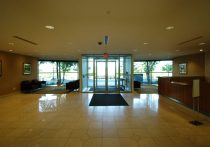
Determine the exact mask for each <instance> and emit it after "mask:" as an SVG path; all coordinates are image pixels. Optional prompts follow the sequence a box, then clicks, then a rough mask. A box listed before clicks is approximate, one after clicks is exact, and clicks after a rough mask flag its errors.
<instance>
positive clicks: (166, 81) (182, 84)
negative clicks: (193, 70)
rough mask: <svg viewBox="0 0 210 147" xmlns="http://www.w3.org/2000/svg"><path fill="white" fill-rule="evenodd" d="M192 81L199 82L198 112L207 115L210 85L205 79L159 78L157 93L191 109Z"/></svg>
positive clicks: (208, 112) (209, 106) (208, 111)
mask: <svg viewBox="0 0 210 147" xmlns="http://www.w3.org/2000/svg"><path fill="white" fill-rule="evenodd" d="M194 79H199V80H200V104H199V107H200V111H201V112H203V113H206V114H208V115H209V114H210V94H209V93H210V92H209V90H210V83H206V82H205V77H159V78H158V93H159V94H160V95H163V96H165V97H168V98H172V99H174V100H176V101H178V102H180V103H182V104H183V105H185V106H187V107H190V108H192V106H193V97H192V89H193V80H194Z"/></svg>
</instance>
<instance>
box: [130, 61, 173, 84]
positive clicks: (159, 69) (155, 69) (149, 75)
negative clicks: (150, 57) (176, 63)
mask: <svg viewBox="0 0 210 147" xmlns="http://www.w3.org/2000/svg"><path fill="white" fill-rule="evenodd" d="M133 64H134V80H137V81H139V82H141V83H143V84H157V82H158V77H163V76H172V71H173V69H172V67H173V61H171V60H168V61H138V62H134V63H133Z"/></svg>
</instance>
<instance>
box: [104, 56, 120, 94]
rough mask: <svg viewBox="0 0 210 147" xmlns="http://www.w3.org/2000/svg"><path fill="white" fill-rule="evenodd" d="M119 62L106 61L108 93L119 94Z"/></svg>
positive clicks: (115, 60) (113, 60)
mask: <svg viewBox="0 0 210 147" xmlns="http://www.w3.org/2000/svg"><path fill="white" fill-rule="evenodd" d="M118 71H119V60H118V59H108V61H107V83H108V85H107V88H108V92H119V84H118V83H119V81H118V77H119V72H118Z"/></svg>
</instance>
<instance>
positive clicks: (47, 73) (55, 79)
mask: <svg viewBox="0 0 210 147" xmlns="http://www.w3.org/2000/svg"><path fill="white" fill-rule="evenodd" d="M77 79H79V66H78V62H72V61H39V80H40V81H46V84H47V85H57V84H65V83H67V82H69V81H72V80H77Z"/></svg>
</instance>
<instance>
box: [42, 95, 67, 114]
mask: <svg viewBox="0 0 210 147" xmlns="http://www.w3.org/2000/svg"><path fill="white" fill-rule="evenodd" d="M65 101H66V94H62V95H55V94H46V95H43V96H42V97H41V98H40V99H39V112H55V111H57V110H58V108H59V106H60V105H61V104H63V103H65Z"/></svg>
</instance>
